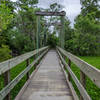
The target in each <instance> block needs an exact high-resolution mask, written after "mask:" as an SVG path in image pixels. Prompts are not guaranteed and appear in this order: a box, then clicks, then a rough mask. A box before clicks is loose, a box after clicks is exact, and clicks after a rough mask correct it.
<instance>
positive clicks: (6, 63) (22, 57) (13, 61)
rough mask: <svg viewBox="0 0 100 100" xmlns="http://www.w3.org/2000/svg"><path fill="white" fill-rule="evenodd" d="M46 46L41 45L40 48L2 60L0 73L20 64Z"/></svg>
mask: <svg viewBox="0 0 100 100" xmlns="http://www.w3.org/2000/svg"><path fill="white" fill-rule="evenodd" d="M47 48H48V46H47V47H43V48H40V49H39V50H34V51H31V52H28V53H25V54H22V55H20V56H17V57H15V58H12V59H10V60H7V61H4V62H2V63H0V75H1V74H2V73H4V72H6V71H8V70H10V69H12V68H13V67H15V66H16V65H18V64H20V63H21V62H23V61H25V60H26V59H28V58H30V57H32V56H34V55H36V54H37V53H39V52H41V51H43V50H46V49H47Z"/></svg>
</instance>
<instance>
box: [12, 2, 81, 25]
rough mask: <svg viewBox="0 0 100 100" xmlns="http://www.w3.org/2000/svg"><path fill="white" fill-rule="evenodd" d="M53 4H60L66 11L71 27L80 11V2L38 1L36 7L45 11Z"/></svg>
mask: <svg viewBox="0 0 100 100" xmlns="http://www.w3.org/2000/svg"><path fill="white" fill-rule="evenodd" d="M12 1H17V0H12ZM55 2H57V3H59V4H62V5H63V6H64V7H65V8H64V10H65V11H66V15H67V16H68V18H69V19H70V21H71V22H72V24H71V25H73V23H74V19H75V17H76V16H77V15H78V14H79V13H80V11H81V5H80V0H39V4H38V6H39V7H42V8H44V9H46V8H48V7H49V6H50V4H52V3H55Z"/></svg>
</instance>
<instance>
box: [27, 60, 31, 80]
mask: <svg viewBox="0 0 100 100" xmlns="http://www.w3.org/2000/svg"><path fill="white" fill-rule="evenodd" d="M29 64H30V59H27V60H26V67H28V66H29ZM29 76H30V72H27V80H28V79H29Z"/></svg>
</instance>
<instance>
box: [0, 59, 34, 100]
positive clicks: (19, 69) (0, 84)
mask: <svg viewBox="0 0 100 100" xmlns="http://www.w3.org/2000/svg"><path fill="white" fill-rule="evenodd" d="M30 62H31V63H32V62H33V58H31V59H30ZM25 68H26V61H24V62H22V63H20V64H18V65H17V66H15V67H14V68H12V69H11V70H10V75H11V80H13V79H14V78H15V77H16V76H18V75H19V74H20V73H21V72H22V71H23V70H24V69H25ZM33 70H34V67H32V68H31V70H30V74H31V73H32V72H33ZM26 80H27V78H26V75H25V76H24V77H23V78H22V79H21V80H20V82H19V83H18V84H17V85H16V86H15V87H14V88H13V89H12V91H11V100H14V98H15V97H16V95H17V94H18V92H19V91H20V89H21V88H22V87H23V85H24V84H25V82H26ZM3 88H4V76H3V75H1V76H0V90H2V89H3Z"/></svg>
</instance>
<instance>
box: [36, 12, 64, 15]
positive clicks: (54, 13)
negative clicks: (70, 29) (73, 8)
mask: <svg viewBox="0 0 100 100" xmlns="http://www.w3.org/2000/svg"><path fill="white" fill-rule="evenodd" d="M35 14H36V15H38V16H65V15H66V13H65V11H62V12H42V11H37V12H35Z"/></svg>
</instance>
